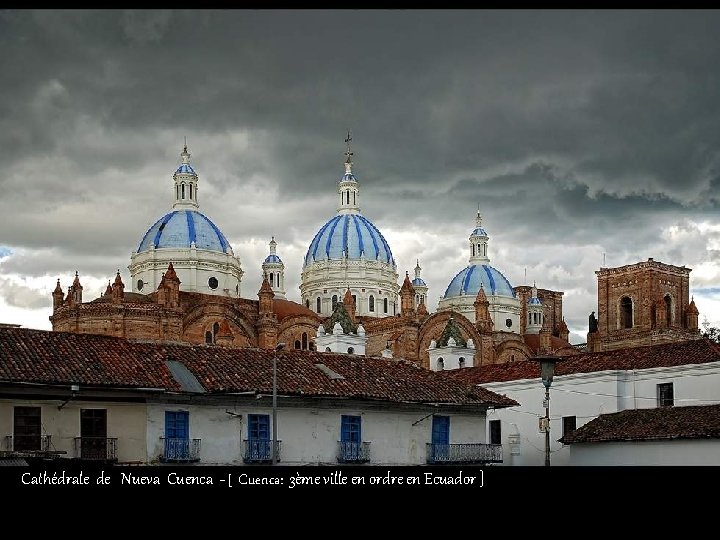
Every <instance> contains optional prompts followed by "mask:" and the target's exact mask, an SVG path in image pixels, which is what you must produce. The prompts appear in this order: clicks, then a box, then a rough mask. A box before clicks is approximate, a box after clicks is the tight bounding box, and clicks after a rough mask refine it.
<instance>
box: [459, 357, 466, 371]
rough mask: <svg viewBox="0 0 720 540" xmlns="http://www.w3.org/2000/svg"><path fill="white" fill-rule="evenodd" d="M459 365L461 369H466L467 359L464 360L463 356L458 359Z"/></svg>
mask: <svg viewBox="0 0 720 540" xmlns="http://www.w3.org/2000/svg"><path fill="white" fill-rule="evenodd" d="M458 365H459V366H460V367H461V368H464V367H465V359H464V358H463V357H462V356H461V357H460V358H458Z"/></svg>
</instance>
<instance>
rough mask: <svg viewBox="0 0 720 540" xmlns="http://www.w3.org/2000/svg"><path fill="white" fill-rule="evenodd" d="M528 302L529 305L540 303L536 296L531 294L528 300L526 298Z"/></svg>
mask: <svg viewBox="0 0 720 540" xmlns="http://www.w3.org/2000/svg"><path fill="white" fill-rule="evenodd" d="M528 304H530V305H531V306H533V305H534V306H540V305H542V302H541V301H540V299H539V298H538V297H537V296H533V297H532V298H531V299H530V300H528Z"/></svg>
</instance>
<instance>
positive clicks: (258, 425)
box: [247, 414, 270, 461]
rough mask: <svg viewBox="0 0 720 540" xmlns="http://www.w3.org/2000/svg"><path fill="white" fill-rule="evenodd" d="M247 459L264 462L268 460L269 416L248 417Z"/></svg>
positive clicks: (252, 415) (256, 415) (250, 415)
mask: <svg viewBox="0 0 720 540" xmlns="http://www.w3.org/2000/svg"><path fill="white" fill-rule="evenodd" d="M247 454H248V455H247V459H249V460H251V461H266V460H269V459H270V416H269V415H267V414H249V415H248V446H247Z"/></svg>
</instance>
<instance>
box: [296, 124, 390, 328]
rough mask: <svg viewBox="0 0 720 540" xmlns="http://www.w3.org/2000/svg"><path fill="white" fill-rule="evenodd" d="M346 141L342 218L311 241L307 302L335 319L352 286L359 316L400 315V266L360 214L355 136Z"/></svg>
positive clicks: (305, 275)
mask: <svg viewBox="0 0 720 540" xmlns="http://www.w3.org/2000/svg"><path fill="white" fill-rule="evenodd" d="M346 142H347V143H348V147H347V151H346V152H345V155H346V156H347V160H346V161H345V174H344V175H343V177H342V178H341V179H340V181H339V182H338V185H337V192H338V195H339V201H338V208H337V215H336V216H334V217H333V218H331V219H330V220H329V221H328V222H327V223H325V224H324V225H323V226H322V227H321V228H320V230H319V231H318V233H317V234H316V235H315V237H314V238H313V240H312V242H310V247H309V248H308V251H307V254H306V255H305V261H304V263H303V269H302V275H301V282H300V293H301V296H302V303H303V304H305V306H306V307H307V308H309V309H312V310H313V311H315V312H316V313H318V314H320V315H324V316H329V315H330V314H331V313H332V312H333V311H334V310H335V306H336V305H337V303H338V302H342V299H343V295H344V293H345V290H346V289H348V288H349V289H350V291H351V294H352V296H353V298H354V299H355V314H356V315H362V316H365V317H389V316H394V315H395V314H396V313H397V312H398V311H399V310H398V305H397V298H398V289H399V287H398V284H397V281H398V273H397V266H396V264H395V259H394V258H393V255H392V251H390V246H389V245H388V243H387V241H386V240H385V237H384V236H383V235H382V233H381V232H380V231H379V230H378V228H377V227H376V226H375V225H374V224H373V223H372V222H371V221H370V220H369V219H367V218H366V217H364V216H363V215H362V214H361V213H360V184H359V183H358V181H357V179H356V178H355V175H354V174H353V171H352V165H353V163H352V159H351V156H352V155H353V153H352V152H351V151H350V136H349V134H348V139H347V141H346Z"/></svg>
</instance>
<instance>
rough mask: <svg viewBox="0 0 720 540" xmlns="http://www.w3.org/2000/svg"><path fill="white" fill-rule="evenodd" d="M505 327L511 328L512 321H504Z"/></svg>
mask: <svg viewBox="0 0 720 540" xmlns="http://www.w3.org/2000/svg"><path fill="white" fill-rule="evenodd" d="M505 326H507V327H508V328H512V319H505Z"/></svg>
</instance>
